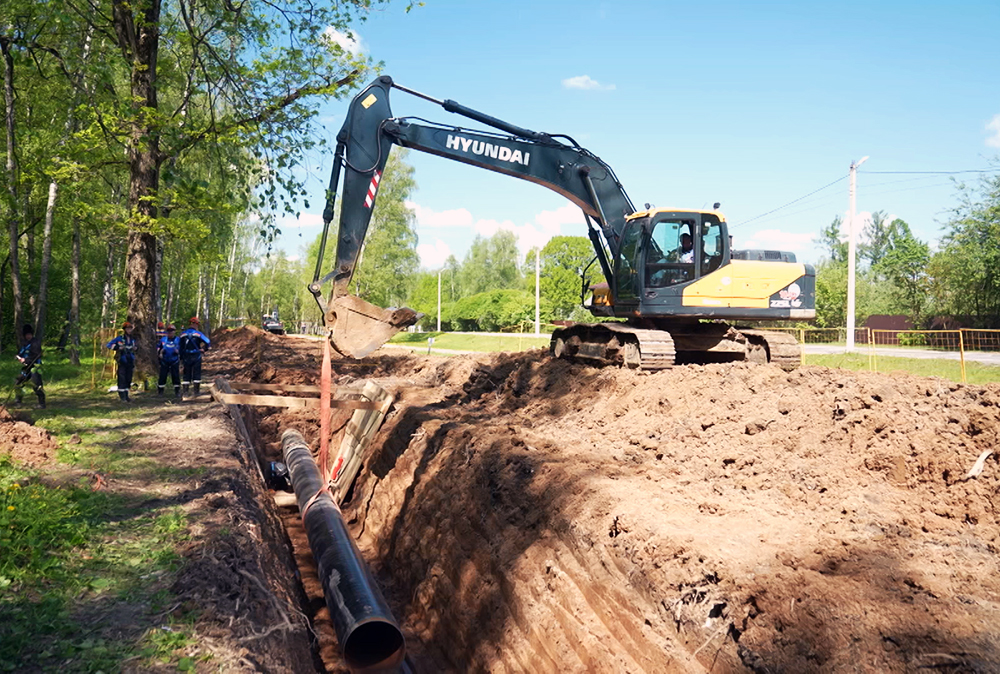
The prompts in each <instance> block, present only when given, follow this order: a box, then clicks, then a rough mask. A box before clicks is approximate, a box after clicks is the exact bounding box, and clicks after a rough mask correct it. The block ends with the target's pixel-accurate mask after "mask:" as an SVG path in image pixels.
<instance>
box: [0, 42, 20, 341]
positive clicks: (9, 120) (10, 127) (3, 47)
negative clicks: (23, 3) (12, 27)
mask: <svg viewBox="0 0 1000 674" xmlns="http://www.w3.org/2000/svg"><path fill="white" fill-rule="evenodd" d="M0 53H2V55H3V63H4V68H3V98H4V118H5V120H6V130H7V193H8V196H9V198H10V215H9V217H8V220H7V231H8V233H9V236H10V281H11V288H12V290H13V291H14V298H13V299H14V333H15V337H14V339H15V340H16V341H17V344H18V346H19V347H20V346H23V341H22V340H23V339H24V337H23V336H22V334H21V323H22V322H23V321H24V306H23V304H22V302H23V299H24V295H23V291H22V289H21V266H20V264H19V262H18V238H19V237H18V233H19V230H20V225H21V218H20V217H19V214H20V206H21V205H20V200H19V199H18V195H17V186H18V178H17V154H16V149H17V144H16V142H15V135H14V130H15V127H14V57H13V56H12V55H11V53H10V41H9V40H8V39H7V38H3V37H0Z"/></svg>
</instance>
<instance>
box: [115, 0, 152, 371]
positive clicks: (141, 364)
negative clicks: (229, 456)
mask: <svg viewBox="0 0 1000 674" xmlns="http://www.w3.org/2000/svg"><path fill="white" fill-rule="evenodd" d="M160 2H161V0H147V1H146V2H144V3H140V4H133V3H131V2H129V1H128V0H113V2H112V11H113V13H114V27H115V34H116V36H117V38H118V44H119V46H120V47H121V49H122V52H123V53H124V54H125V56H126V57H127V58H128V59H129V60H130V62H131V64H132V73H131V93H132V114H133V118H132V120H131V129H130V137H129V139H128V143H127V147H128V160H129V194H128V206H129V233H128V253H127V255H128V258H127V260H126V265H125V280H126V284H127V286H128V309H129V320H130V321H132V323H133V324H134V325H135V332H136V342H137V349H136V351H137V353H136V365H137V370H138V371H139V374H140V377H142V376H145V375H148V374H149V373H151V372H153V370H154V369H155V366H156V349H155V348H154V343H155V331H156V296H157V294H159V288H158V287H157V285H156V284H157V281H158V279H157V275H156V237H155V236H153V234H151V233H150V228H151V225H152V224H153V223H154V222H155V220H156V216H157V206H156V198H157V192H158V190H159V183H160V163H161V162H162V157H161V156H160V132H159V131H158V130H157V128H156V119H155V116H156V110H157V109H158V107H159V106H158V103H157V83H156V71H157V61H158V52H159V46H160V32H159V29H160V27H159V23H160ZM133 12H136V13H137V14H138V16H134V15H133Z"/></svg>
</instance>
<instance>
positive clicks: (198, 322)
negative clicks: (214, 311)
mask: <svg viewBox="0 0 1000 674" xmlns="http://www.w3.org/2000/svg"><path fill="white" fill-rule="evenodd" d="M190 322H191V325H201V321H199V320H198V317H197V316H192V317H191V321H190Z"/></svg>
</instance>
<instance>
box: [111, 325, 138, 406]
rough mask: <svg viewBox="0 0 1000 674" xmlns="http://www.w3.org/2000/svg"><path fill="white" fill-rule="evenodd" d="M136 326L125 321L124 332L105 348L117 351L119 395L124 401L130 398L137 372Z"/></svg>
mask: <svg viewBox="0 0 1000 674" xmlns="http://www.w3.org/2000/svg"><path fill="white" fill-rule="evenodd" d="M133 329H134V326H133V325H132V324H131V323H129V322H128V321H125V322H124V323H123V324H122V334H121V335H118V336H117V337H115V338H114V339H112V340H111V341H110V342H108V343H107V344H106V345H105V347H104V348H106V349H111V350H112V351H114V352H115V360H116V361H117V362H118V397H119V398H120V399H121V401H122V402H126V403H127V402H131V400H129V395H128V393H129V389H131V388H132V374H133V373H134V372H135V347H136V344H135V337H133V336H132V330H133Z"/></svg>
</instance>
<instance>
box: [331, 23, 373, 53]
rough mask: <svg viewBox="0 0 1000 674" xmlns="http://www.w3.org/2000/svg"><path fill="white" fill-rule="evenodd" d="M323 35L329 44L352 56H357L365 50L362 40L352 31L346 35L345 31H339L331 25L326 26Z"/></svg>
mask: <svg viewBox="0 0 1000 674" xmlns="http://www.w3.org/2000/svg"><path fill="white" fill-rule="evenodd" d="M323 37H325V38H326V39H327V40H329V41H330V43H331V44H335V45H337V46H339V47H340V48H341V49H343V50H344V51H346V52H347V53H348V54H351V55H352V56H358V55H359V54H362V53H364V51H365V43H364V41H363V40H362V39H361V36H360V35H358V34H357V33H355V32H354V31H351V33H350V35H348V34H347V33H342V32H340V31H339V30H337V29H336V28H334V27H333V26H327V28H326V30H324V31H323Z"/></svg>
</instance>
